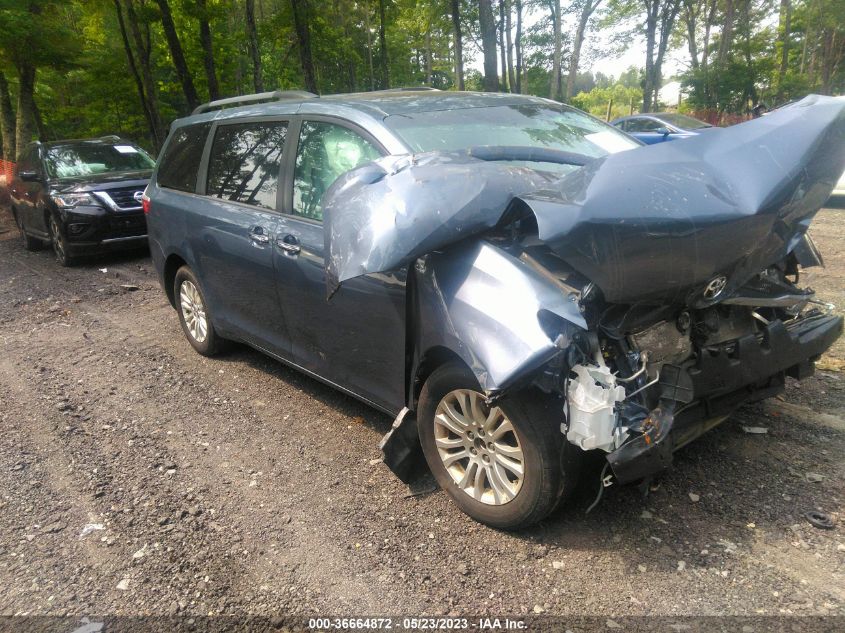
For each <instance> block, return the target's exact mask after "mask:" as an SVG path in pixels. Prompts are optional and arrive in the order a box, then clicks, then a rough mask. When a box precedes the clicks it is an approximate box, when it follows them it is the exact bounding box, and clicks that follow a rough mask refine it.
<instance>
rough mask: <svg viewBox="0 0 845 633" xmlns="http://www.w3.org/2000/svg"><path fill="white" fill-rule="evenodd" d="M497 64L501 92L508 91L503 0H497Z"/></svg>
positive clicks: (509, 86)
mask: <svg viewBox="0 0 845 633" xmlns="http://www.w3.org/2000/svg"><path fill="white" fill-rule="evenodd" d="M499 66H500V67H501V69H502V81H501V83H500V89H501V90H502V92H510V91H511V85H510V84H509V83H508V61H507V51H506V50H505V0H499Z"/></svg>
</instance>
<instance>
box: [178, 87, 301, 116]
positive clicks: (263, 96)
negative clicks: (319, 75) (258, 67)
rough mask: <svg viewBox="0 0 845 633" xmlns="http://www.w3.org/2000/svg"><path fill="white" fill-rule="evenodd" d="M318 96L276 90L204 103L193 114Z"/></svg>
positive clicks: (294, 91)
mask: <svg viewBox="0 0 845 633" xmlns="http://www.w3.org/2000/svg"><path fill="white" fill-rule="evenodd" d="M316 97H317V95H315V94H314V93H313V92H308V91H307V90H276V91H274V92H259V93H257V94H254V95H242V96H240V97H229V98H228V99H217V100H216V101H209V102H208V103H203V104H202V105H201V106H197V108H196V109H195V110H194V111H193V112H192V113H191V114H192V115H193V114H202V113H203V112H208V111H209V110H214V109H216V108H224V107H226V106H233V105H243V104H247V103H256V102H259V101H285V100H287V99H314V98H316Z"/></svg>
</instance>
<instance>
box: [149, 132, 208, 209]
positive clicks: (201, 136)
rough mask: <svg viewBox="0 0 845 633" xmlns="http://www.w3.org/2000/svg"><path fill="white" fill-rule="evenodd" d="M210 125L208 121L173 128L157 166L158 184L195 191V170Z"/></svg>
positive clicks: (197, 166)
mask: <svg viewBox="0 0 845 633" xmlns="http://www.w3.org/2000/svg"><path fill="white" fill-rule="evenodd" d="M210 127H211V124H210V123H198V124H196V125H186V126H184V127H180V128H177V129H176V130H174V132H173V136H172V137H171V139H170V142H168V143H167V147H166V148H165V150H164V156H162V157H161V163H160V164H159V166H158V176H157V181H158V184H159V185H160V186H162V187H167V188H168V189H178V190H179V191H188V192H190V193H193V192H194V191H196V188H197V171H198V170H199V164H200V159H201V158H202V150H203V148H204V147H205V139H206V137H207V136H208V130H209V128H210Z"/></svg>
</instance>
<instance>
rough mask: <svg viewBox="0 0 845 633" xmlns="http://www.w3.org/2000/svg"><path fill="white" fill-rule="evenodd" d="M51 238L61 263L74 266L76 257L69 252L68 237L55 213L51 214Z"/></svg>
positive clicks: (54, 250)
mask: <svg viewBox="0 0 845 633" xmlns="http://www.w3.org/2000/svg"><path fill="white" fill-rule="evenodd" d="M50 240H51V242H52V244H53V252H54V253H55V254H56V259H57V260H58V261H59V263H60V264H61V265H62V266H73V265H74V264H75V263H76V259H75V258H74V257H72V256H71V255H68V253H67V239H66V238H65V236H64V234H63V233H62V228H61V226H59V221H58V220H56V216H55V215H51V216H50Z"/></svg>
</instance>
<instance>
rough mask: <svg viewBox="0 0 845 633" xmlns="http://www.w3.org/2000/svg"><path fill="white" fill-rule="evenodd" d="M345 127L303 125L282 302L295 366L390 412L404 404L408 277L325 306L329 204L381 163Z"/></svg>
mask: <svg viewBox="0 0 845 633" xmlns="http://www.w3.org/2000/svg"><path fill="white" fill-rule="evenodd" d="M380 155H381V152H380V151H379V149H378V148H377V146H376V143H375V141H371V140H368V139H367V138H365V137H364V133H363V132H360V133H359V132H358V131H355V130H353V129H350V128H349V127H345V126H344V125H342V124H339V123H335V122H329V121H304V122H303V123H302V125H301V131H300V135H299V142H298V145H297V149H296V156H295V160H294V165H293V174H292V178H291V179H290V180H291V181H292V184H291V190H290V191H289V192H288V196H289V197H288V200H287V205H286V210H287V211H289V213H286V214H285V215H284V216H283V218H282V220H281V221H280V224H279V230H278V234H277V235H278V237H277V240H276V245H275V246H276V254H275V257H276V274H277V288H278V293H279V300H280V302H281V306H282V312H283V314H284V318H285V323H286V324H287V327H288V332H289V335H290V341H291V354H292V356H293V360H294V362H296V363H297V364H299V365H300V366H302V367H303V368H305V369H307V370H308V371H311V372H313V373H315V374H317V375H319V376H321V377H322V378H324V379H326V380H329V381H330V382H333V383H334V384H336V385H338V386H340V387H343V388H345V389H347V390H349V391H352V392H354V393H356V394H358V395H359V396H362V397H364V398H366V399H368V400H370V401H371V402H373V403H375V404H377V405H379V406H381V407H383V408H385V409H388V410H398V409H401V408H402V406H404V402H405V273H404V271H399V272H395V273H387V274H380V275H367V276H365V277H359V278H357V279H352V280H350V281H347V282H346V283H344V284H343V286H341V288H340V290H339V291H338V292H337V293H336V294H335V295H334V296H333V297H332V299H331V300H330V301H327V300H326V274H325V260H324V254H325V253H324V242H323V239H324V238H323V223H322V219H323V207H322V198H323V195H324V194H325V192H326V190H327V189H328V188H329V186H330V185H331V184H332V183H333V182H334V181H335V180H336V179H337V178H338V177H339V176H340V175H341V174H343V173H345V172H347V171H349V170H351V169H354V168H355V167H358V166H359V165H362V164H364V163H367V162H369V161H371V160H373V159H375V158H378V157H379V156H380Z"/></svg>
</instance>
